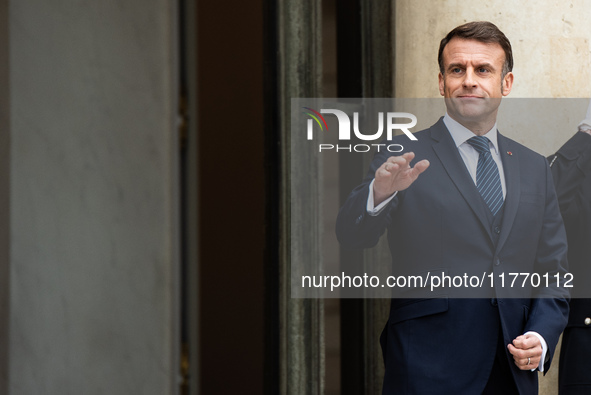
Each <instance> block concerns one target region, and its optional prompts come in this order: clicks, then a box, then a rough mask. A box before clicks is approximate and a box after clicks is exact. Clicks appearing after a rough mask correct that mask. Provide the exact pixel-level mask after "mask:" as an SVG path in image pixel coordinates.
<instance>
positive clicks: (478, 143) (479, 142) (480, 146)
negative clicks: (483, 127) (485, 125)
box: [468, 136, 490, 154]
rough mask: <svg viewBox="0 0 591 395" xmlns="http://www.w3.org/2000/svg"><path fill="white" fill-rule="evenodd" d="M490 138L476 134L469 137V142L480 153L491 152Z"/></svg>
mask: <svg viewBox="0 0 591 395" xmlns="http://www.w3.org/2000/svg"><path fill="white" fill-rule="evenodd" d="M489 141H490V140H489V139H488V138H487V137H484V136H474V137H472V138H470V139H468V144H470V145H471V146H472V147H474V149H475V150H476V151H478V153H479V154H484V153H487V152H488V153H490V146H489V145H488V142H489Z"/></svg>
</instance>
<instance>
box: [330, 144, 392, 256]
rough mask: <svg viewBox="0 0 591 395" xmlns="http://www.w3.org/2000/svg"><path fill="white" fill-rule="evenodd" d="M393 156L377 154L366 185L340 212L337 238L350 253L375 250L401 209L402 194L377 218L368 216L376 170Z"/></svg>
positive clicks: (357, 191) (361, 186) (358, 188)
mask: <svg viewBox="0 0 591 395" xmlns="http://www.w3.org/2000/svg"><path fill="white" fill-rule="evenodd" d="M389 156H391V154H388V153H384V154H380V153H378V154H377V155H376V156H375V158H374V159H373V161H372V163H371V165H370V167H369V170H368V172H367V175H366V177H365V179H364V180H363V182H362V183H361V184H360V185H359V186H357V187H356V188H355V189H354V190H353V191H352V192H351V194H350V195H349V197H348V198H347V200H346V201H345V204H343V206H342V207H341V209H340V210H339V215H338V216H337V221H336V235H337V239H338V241H339V243H340V244H341V245H342V246H343V247H345V248H350V249H359V248H371V247H373V246H375V245H376V244H377V243H378V241H379V240H380V237H381V236H382V235H383V234H384V232H385V230H386V228H387V227H388V225H389V224H390V223H391V221H392V212H393V210H395V209H396V207H397V206H398V203H399V201H400V199H401V195H402V193H401V192H399V193H398V194H397V195H396V196H395V197H394V198H393V199H392V200H391V201H390V202H389V203H388V204H387V205H386V207H384V209H383V210H382V211H380V213H379V214H378V215H375V216H372V215H369V213H368V212H367V199H368V196H369V185H370V184H371V181H372V180H373V178H374V175H375V172H376V170H377V169H378V168H379V167H380V166H381V165H382V164H383V163H384V162H385V161H386V160H387V159H388V157H389Z"/></svg>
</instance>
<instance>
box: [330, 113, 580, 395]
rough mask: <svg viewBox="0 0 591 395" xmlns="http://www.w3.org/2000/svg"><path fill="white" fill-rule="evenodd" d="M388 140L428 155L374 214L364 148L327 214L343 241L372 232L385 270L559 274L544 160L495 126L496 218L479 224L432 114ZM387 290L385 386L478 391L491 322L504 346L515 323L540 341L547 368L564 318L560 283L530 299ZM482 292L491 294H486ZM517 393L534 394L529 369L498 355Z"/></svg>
mask: <svg viewBox="0 0 591 395" xmlns="http://www.w3.org/2000/svg"><path fill="white" fill-rule="evenodd" d="M415 136H416V137H417V139H418V140H417V141H411V140H409V139H408V138H407V137H406V136H396V137H394V139H393V143H399V144H401V145H403V146H404V152H408V151H412V152H414V153H415V154H416V156H415V161H418V160H422V159H428V160H429V162H430V167H429V168H428V169H427V170H426V171H425V172H424V173H423V174H421V175H420V176H419V178H418V179H417V180H416V181H415V182H414V183H413V184H412V185H411V186H410V187H409V188H408V189H406V190H404V191H400V192H398V194H397V195H396V196H395V197H394V199H393V200H392V201H391V202H390V203H389V204H388V205H387V207H386V208H385V209H384V210H383V211H381V212H380V214H379V215H377V216H370V215H369V214H368V213H367V211H366V204H367V199H368V193H369V184H370V182H371V180H372V179H373V177H374V174H375V171H376V169H377V168H378V167H379V166H380V165H381V164H382V163H384V162H385V161H386V159H387V158H388V156H390V155H392V154H391V153H388V152H380V153H378V154H376V157H375V158H374V160H373V162H372V165H371V166H370V169H369V171H368V174H367V177H366V178H365V180H364V181H363V183H362V184H361V185H359V186H358V187H357V188H356V189H355V190H353V192H352V193H351V195H350V196H349V198H348V199H347V201H346V202H345V204H344V205H343V207H342V208H341V210H340V212H339V216H338V219H337V226H336V229H337V237H338V239H339V241H340V243H341V244H342V245H343V246H344V247H350V248H367V247H372V246H374V245H375V244H376V243H377V242H378V240H379V238H380V237H381V236H382V234H383V233H384V232H385V231H387V238H388V243H389V247H390V251H391V254H392V267H393V272H394V273H396V274H397V275H401V274H409V275H410V274H420V273H425V272H427V271H430V270H440V269H445V270H446V271H447V272H448V273H456V274H460V273H461V272H465V271H466V270H467V269H469V270H471V271H474V272H480V273H484V272H491V271H492V272H493V273H495V274H500V273H501V272H503V271H504V272H506V273H510V272H521V273H523V272H528V273H532V272H537V273H549V274H550V276H553V275H554V274H555V273H559V276H561V278H562V276H564V273H565V272H566V265H567V263H566V254H567V246H566V235H565V231H564V226H563V222H562V218H561V216H560V212H559V207H558V203H557V199H556V194H555V191H554V186H553V182H552V176H551V173H550V170H549V168H548V164H547V162H546V159H545V158H544V157H542V156H541V155H539V154H536V153H535V152H533V151H531V150H529V149H528V148H526V147H524V146H522V145H520V144H518V143H516V142H515V141H512V140H510V139H508V138H506V137H504V136H502V135H500V134H499V136H498V144H499V150H500V151H499V152H500V153H501V157H502V161H503V169H504V172H505V180H506V191H507V193H506V198H505V203H504V210H503V218H502V224H501V225H500V226H498V227H493V226H491V222H490V219H489V218H488V217H487V215H488V216H489V214H490V213H488V214H487V211H486V210H487V208H486V206H485V204H484V202H483V200H482V198H481V197H480V194H479V192H478V190H477V189H476V186H475V185H474V181H473V180H472V178H471V177H470V174H469V173H468V170H467V169H466V166H465V164H464V162H463V160H462V158H461V156H460V154H459V152H458V149H457V147H456V146H455V143H454V141H453V139H452V137H451V135H450V134H449V131H448V130H447V128H446V127H445V124H444V123H443V119H440V120H439V121H438V122H437V123H436V124H435V125H433V126H432V127H431V128H429V129H426V130H423V131H420V132H418V133H415ZM505 291H506V290H496V291H494V292H496V294H493V295H492V296H493V298H492V299H491V298H475V299H465V298H453V297H445V296H441V295H439V297H434V298H424V297H421V298H414V297H413V298H405V299H399V298H396V299H392V303H391V309H390V316H389V319H388V323H387V324H386V327H385V328H384V332H383V333H382V338H381V343H382V351H383V356H384V363H385V369H386V371H385V378H384V387H383V392H384V393H385V394H479V393H481V392H482V390H483V389H484V387H485V385H486V382H487V379H488V376H489V374H490V371H491V367H492V364H493V360H494V358H495V352H496V349H497V342H498V339H499V331H502V338H503V339H504V342H505V344H508V343H510V342H511V341H512V340H513V339H514V338H515V337H517V336H519V335H522V334H524V333H525V332H527V331H535V332H537V333H539V334H540V335H541V336H542V337H543V338H544V339H545V340H546V342H547V344H548V356H549V360H548V361H547V362H546V364H545V369H548V368H549V364H550V361H551V359H552V356H553V353H554V348H555V345H556V343H557V341H558V337H559V335H560V333H561V332H562V330H563V328H564V327H565V325H566V322H567V317H568V292H565V291H564V289H563V288H556V287H548V288H545V287H542V288H541V289H538V290H537V292H541V293H542V294H543V295H540V296H545V297H541V298H530V297H529V296H528V297H521V298H503V297H504V296H507V295H512V294H511V292H509V293H507V294H506V295H504V294H502V292H505ZM490 292H493V291H490ZM507 358H508V360H509V361H510V363H509V365H510V366H511V369H512V374H513V377H514V380H515V382H516V384H517V387H518V389H519V390H520V392H521V393H525V394H528V393H537V373H536V372H530V371H521V370H519V369H517V368H516V367H515V366H514V364H513V361H512V357H511V356H510V354H509V353H508V352H507Z"/></svg>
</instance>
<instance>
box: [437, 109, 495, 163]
mask: <svg viewBox="0 0 591 395" xmlns="http://www.w3.org/2000/svg"><path fill="white" fill-rule="evenodd" d="M443 123H445V126H446V127H447V130H449V134H451V137H452V138H453V140H454V142H455V143H456V147H458V148H459V147H460V145H462V144H464V143H465V142H466V141H467V140H468V139H470V138H472V137H474V136H475V134H474V133H473V132H472V131H471V130H470V129H468V128H466V127H465V126H464V125H462V124H460V123H459V122H458V121H456V120H455V119H453V118H452V117H450V116H449V114H448V113H447V112H446V113H445V116H444V117H443ZM484 137H487V138H488V139H489V140H490V142H491V143H492V145H493V148H494V149H495V151H496V152H497V153H498V152H499V149H498V144H497V123H496V122H495V124H494V125H493V127H492V129H491V130H489V131H488V132H486V133H485V134H484Z"/></svg>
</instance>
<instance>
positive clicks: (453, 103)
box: [446, 98, 501, 122]
mask: <svg viewBox="0 0 591 395" xmlns="http://www.w3.org/2000/svg"><path fill="white" fill-rule="evenodd" d="M446 100H447V101H448V103H447V108H448V112H449V113H450V115H451V114H452V113H453V114H454V115H455V117H457V118H460V119H462V120H466V121H471V122H478V121H481V120H485V119H488V118H489V117H490V116H491V115H492V114H494V113H495V111H496V110H497V108H498V107H499V104H500V103H501V99H499V98H493V99H490V98H486V99H483V98H451V99H450V98H448V99H446ZM452 117H453V116H452ZM455 117H454V118H455Z"/></svg>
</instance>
